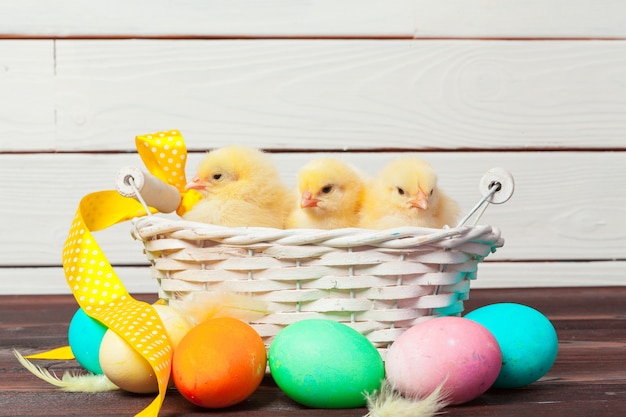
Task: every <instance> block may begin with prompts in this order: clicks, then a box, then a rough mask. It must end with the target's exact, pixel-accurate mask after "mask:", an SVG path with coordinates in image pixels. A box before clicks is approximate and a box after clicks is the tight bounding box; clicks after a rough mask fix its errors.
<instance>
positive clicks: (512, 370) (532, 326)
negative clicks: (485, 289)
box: [465, 303, 558, 388]
mask: <svg viewBox="0 0 626 417" xmlns="http://www.w3.org/2000/svg"><path fill="white" fill-rule="evenodd" d="M465 317H466V318H467V319H469V320H474V321H476V322H478V323H480V324H482V325H483V326H485V327H486V328H487V329H489V330H490V331H491V333H492V334H493V335H494V337H495V338H496V340H497V341H498V344H499V345H500V350H501V351H502V369H501V370H500V374H499V375H498V378H497V379H496V381H495V383H494V384H493V386H494V387H496V388H517V387H522V386H525V385H528V384H530V383H532V382H535V381H537V380H538V379H539V378H541V377H542V376H544V375H545V374H546V373H547V372H548V371H549V370H550V368H552V365H553V364H554V361H555V360H556V356H557V352H558V338H557V334H556V330H555V329H554V326H553V325H552V323H551V322H550V320H548V318H547V317H546V316H544V315H543V314H542V313H540V312H539V311H537V310H535V309H533V308H531V307H528V306H525V305H521V304H515V303H499V304H491V305H488V306H484V307H481V308H478V309H476V310H474V311H472V312H470V313H468V314H467V315H466V316H465Z"/></svg>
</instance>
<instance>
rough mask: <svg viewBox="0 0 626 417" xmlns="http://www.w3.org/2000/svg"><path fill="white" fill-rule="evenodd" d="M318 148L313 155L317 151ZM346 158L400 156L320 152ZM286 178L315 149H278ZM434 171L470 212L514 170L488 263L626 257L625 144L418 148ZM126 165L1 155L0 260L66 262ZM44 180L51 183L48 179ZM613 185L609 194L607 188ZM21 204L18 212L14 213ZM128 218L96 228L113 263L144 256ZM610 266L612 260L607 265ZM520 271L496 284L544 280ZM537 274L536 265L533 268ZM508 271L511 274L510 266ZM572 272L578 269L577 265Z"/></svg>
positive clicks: (492, 211) (494, 221) (496, 218)
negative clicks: (500, 243)
mask: <svg viewBox="0 0 626 417" xmlns="http://www.w3.org/2000/svg"><path fill="white" fill-rule="evenodd" d="M316 155H317V154H316ZM319 155H335V156H340V157H341V158H344V159H345V160H346V161H349V162H351V163H353V164H355V165H357V166H359V167H361V168H362V169H363V170H364V171H365V172H371V173H375V172H376V171H377V170H378V168H380V167H382V166H383V165H384V164H385V163H386V162H387V161H389V160H391V159H392V158H394V157H397V156H399V155H404V154H398V153H380V152H378V153H345V154H319ZM271 156H272V158H273V159H274V160H275V161H276V163H277V165H278V166H279V169H280V172H281V174H282V175H283V178H284V179H285V181H286V182H287V183H289V184H294V183H295V173H296V172H297V169H298V168H299V167H300V166H302V165H303V164H304V163H305V162H306V161H308V160H310V159H311V158H312V157H314V156H313V155H308V154H300V153H298V154H289V153H279V154H272V155H271ZM422 156H423V157H425V158H426V159H428V160H429V161H430V162H431V163H432V164H433V165H434V166H435V168H436V169H437V170H438V172H439V175H440V178H441V186H442V188H443V189H444V190H446V191H448V193H449V194H451V195H452V196H454V197H455V198H456V199H457V200H459V201H460V203H461V206H462V210H463V212H468V211H469V210H470V209H471V207H472V206H473V205H474V204H475V203H476V202H477V201H478V200H479V198H480V194H479V191H478V182H479V180H480V178H481V177H482V175H483V174H484V173H485V172H486V171H487V170H488V169H489V168H492V167H494V166H503V167H506V168H507V169H509V170H510V171H511V172H512V173H513V174H514V176H515V179H516V192H515V194H514V196H513V198H512V199H511V200H510V201H508V202H507V203H505V204H502V205H494V206H491V207H490V208H489V209H488V210H487V211H486V213H485V214H484V216H483V218H482V220H481V223H486V224H491V225H494V226H497V227H499V228H500V229H501V230H502V233H503V236H504V237H505V241H506V243H505V246H504V247H503V248H502V249H500V250H499V251H497V252H496V253H495V254H493V255H491V256H490V257H489V258H488V259H489V260H491V261H499V262H503V261H511V260H512V261H531V262H532V261H542V262H543V261H568V262H571V261H581V260H586V261H594V260H595V261H606V260H611V259H618V260H625V259H626V249H625V248H626V234H625V233H624V230H626V224H625V223H624V222H626V217H625V216H624V215H623V213H624V209H623V207H624V206H626V190H625V189H624V187H622V182H623V179H624V178H626V152H588V153H579V152H550V153H543V152H528V153H500V152H484V153H482V152H477V153H467V154H462V153H428V154H425V155H422ZM201 157H202V154H201V153H200V154H198V153H193V154H191V155H190V157H189V165H188V167H187V173H188V175H191V174H192V173H193V171H194V168H195V166H196V165H197V163H198V161H199V160H200V158H201ZM125 166H137V167H143V165H142V163H141V161H140V160H139V157H138V156H137V155H135V154H32V155H0V177H2V178H16V177H17V178H20V181H7V182H2V183H1V184H0V195H2V196H10V198H11V201H14V202H17V201H19V202H20V203H19V205H18V204H17V203H9V202H8V200H3V201H7V203H3V204H2V205H1V206H0V227H1V229H2V230H3V232H4V233H3V234H2V236H0V266H11V267H21V266H37V265H39V266H54V265H60V261H61V259H60V254H61V248H62V245H63V242H64V241H65V238H66V236H67V231H68V228H69V224H70V223H71V220H72V217H73V215H74V213H75V211H76V208H77V206H78V202H79V201H80V199H81V198H82V197H83V196H84V195H86V194H88V193H90V192H95V191H99V190H104V189H113V187H114V183H113V181H114V178H115V175H116V173H117V171H118V170H119V169H120V168H122V167H125ZM42 179H45V186H43V185H42ZM607 190H611V192H610V193H609V192H607ZM18 210H19V215H18V214H16V213H17V211H18ZM129 231H130V225H129V224H128V223H126V224H120V225H116V226H114V227H112V228H110V229H107V230H105V231H101V232H97V234H96V235H95V237H96V239H98V242H99V243H100V246H101V247H102V248H103V250H104V252H105V253H106V255H107V257H108V258H109V260H110V261H111V262H112V263H114V264H115V265H137V264H140V265H142V264H145V263H146V260H145V257H144V256H143V255H142V245H141V243H140V242H137V241H134V240H132V238H131V237H130V234H129ZM609 265H611V264H610V263H609ZM562 266H563V267H564V269H563V270H562V276H561V277H559V276H558V275H559V270H558V268H557V269H555V266H554V265H552V264H542V263H539V264H537V265H535V267H534V270H536V271H540V272H538V274H539V275H541V274H544V275H546V276H549V277H551V278H550V279H555V280H556V282H569V283H571V284H572V285H573V283H574V282H576V283H580V282H581V279H580V278H574V277H573V276H570V275H569V274H570V273H571V272H572V268H575V267H574V265H572V264H571V263H565V264H562ZM506 268H507V269H506V271H516V270H517V271H519V273H517V274H515V275H514V276H515V278H514V279H510V278H505V280H504V281H499V280H498V279H494V280H493V281H491V283H492V284H491V285H495V286H498V284H501V286H511V285H513V283H517V284H518V285H521V286H525V285H528V282H533V283H534V284H537V285H540V286H541V285H542V282H544V283H545V281H543V279H541V278H540V279H534V278H533V276H530V277H529V279H530V281H528V280H527V279H525V278H524V277H523V276H524V268H520V267H519V266H516V264H512V265H510V267H509V266H507V267H506ZM608 268H609V269H608V270H607V271H610V272H607V273H608V275H607V279H608V280H609V281H611V282H619V280H618V279H617V277H618V276H620V274H619V268H620V264H619V263H617V264H615V265H612V266H609V267H608ZM533 274H534V273H533ZM505 275H507V276H508V275H509V272H507V273H506V274H505ZM576 276H581V274H580V273H577V274H576Z"/></svg>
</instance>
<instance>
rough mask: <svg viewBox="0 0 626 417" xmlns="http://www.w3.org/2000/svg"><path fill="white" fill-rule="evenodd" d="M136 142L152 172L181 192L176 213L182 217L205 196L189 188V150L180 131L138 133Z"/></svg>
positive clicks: (140, 154)
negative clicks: (186, 186) (187, 171)
mask: <svg viewBox="0 0 626 417" xmlns="http://www.w3.org/2000/svg"><path fill="white" fill-rule="evenodd" d="M135 145H136V146H137V152H138V153H139V156H140V157H141V160H142V161H143V163H144V164H145V166H146V168H147V169H148V171H150V173H151V174H152V175H154V176H155V177H157V178H158V179H160V180H161V181H163V182H165V183H166V184H169V185H172V186H174V187H176V189H178V191H179V192H180V195H181V202H180V205H179V206H178V209H177V210H176V213H178V214H179V215H180V216H182V215H183V214H184V213H186V212H187V211H189V209H191V207H192V206H193V205H194V204H196V203H197V202H198V201H199V200H200V199H201V198H202V195H201V194H200V193H199V192H198V191H196V190H186V189H185V185H186V184H187V181H186V178H185V163H186V162H187V149H186V148H185V141H184V140H183V137H182V136H181V135H180V132H178V131H176V130H171V131H169V132H158V133H154V134H148V135H142V136H137V137H136V139H135Z"/></svg>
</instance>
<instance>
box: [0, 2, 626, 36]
mask: <svg viewBox="0 0 626 417" xmlns="http://www.w3.org/2000/svg"><path fill="white" fill-rule="evenodd" d="M625 12H626V8H625V6H624V3H623V2H621V1H619V0H600V1H592V0H571V1H567V0H551V1H549V2H545V1H539V0H532V1H528V0H526V1H524V0H501V1H497V2H485V1H481V0H462V1H461V0H447V1H437V0H367V1H358V0H342V1H341V2H336V1H330V0H316V1H297V2H294V1H289V0H266V1H263V2H262V4H259V2H256V1H254V0H192V1H185V2H175V3H172V2H168V1H166V0H156V1H145V0H142V1H134V2H132V3H129V2H125V1H122V0H108V1H97V2H89V3H85V2H81V1H79V0H57V1H55V2H54V3H50V2H44V3H42V2H39V1H34V0H5V1H3V2H2V3H1V4H0V28H2V29H1V30H0V36H5V37H14V36H31V37H54V38H59V37H119V36H122V37H172V36H175V37H252V38H259V37H290V38H293V37H390V36H391V37H406V38H411V37H416V38H421V37H427V38H428V37H431V38H432V37H444V38H459V37H474V38H481V39H484V38H596V39H597V38H616V37H621V38H624V37H626V28H625V27H624V25H623V21H622V16H623V15H624V13H625Z"/></svg>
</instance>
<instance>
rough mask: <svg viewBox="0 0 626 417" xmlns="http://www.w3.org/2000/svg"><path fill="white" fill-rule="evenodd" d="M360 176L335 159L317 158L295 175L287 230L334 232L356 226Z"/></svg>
mask: <svg viewBox="0 0 626 417" xmlns="http://www.w3.org/2000/svg"><path fill="white" fill-rule="evenodd" d="M363 191H364V181H363V178H362V175H361V174H360V173H359V172H357V170H355V169H354V168H352V167H351V166H350V165H348V164H346V163H345V162H343V161H341V160H339V159H336V158H317V159H314V160H312V161H311V162H309V163H308V164H306V165H305V166H304V167H302V169H301V170H300V171H299V172H298V187H297V192H296V194H297V201H296V202H295V204H294V206H293V208H292V210H291V213H289V215H288V217H287V222H286V227H287V228H299V227H300V228H313V229H335V228H342V227H353V226H356V225H357V224H358V213H359V210H360V208H361V203H362V201H363Z"/></svg>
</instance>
